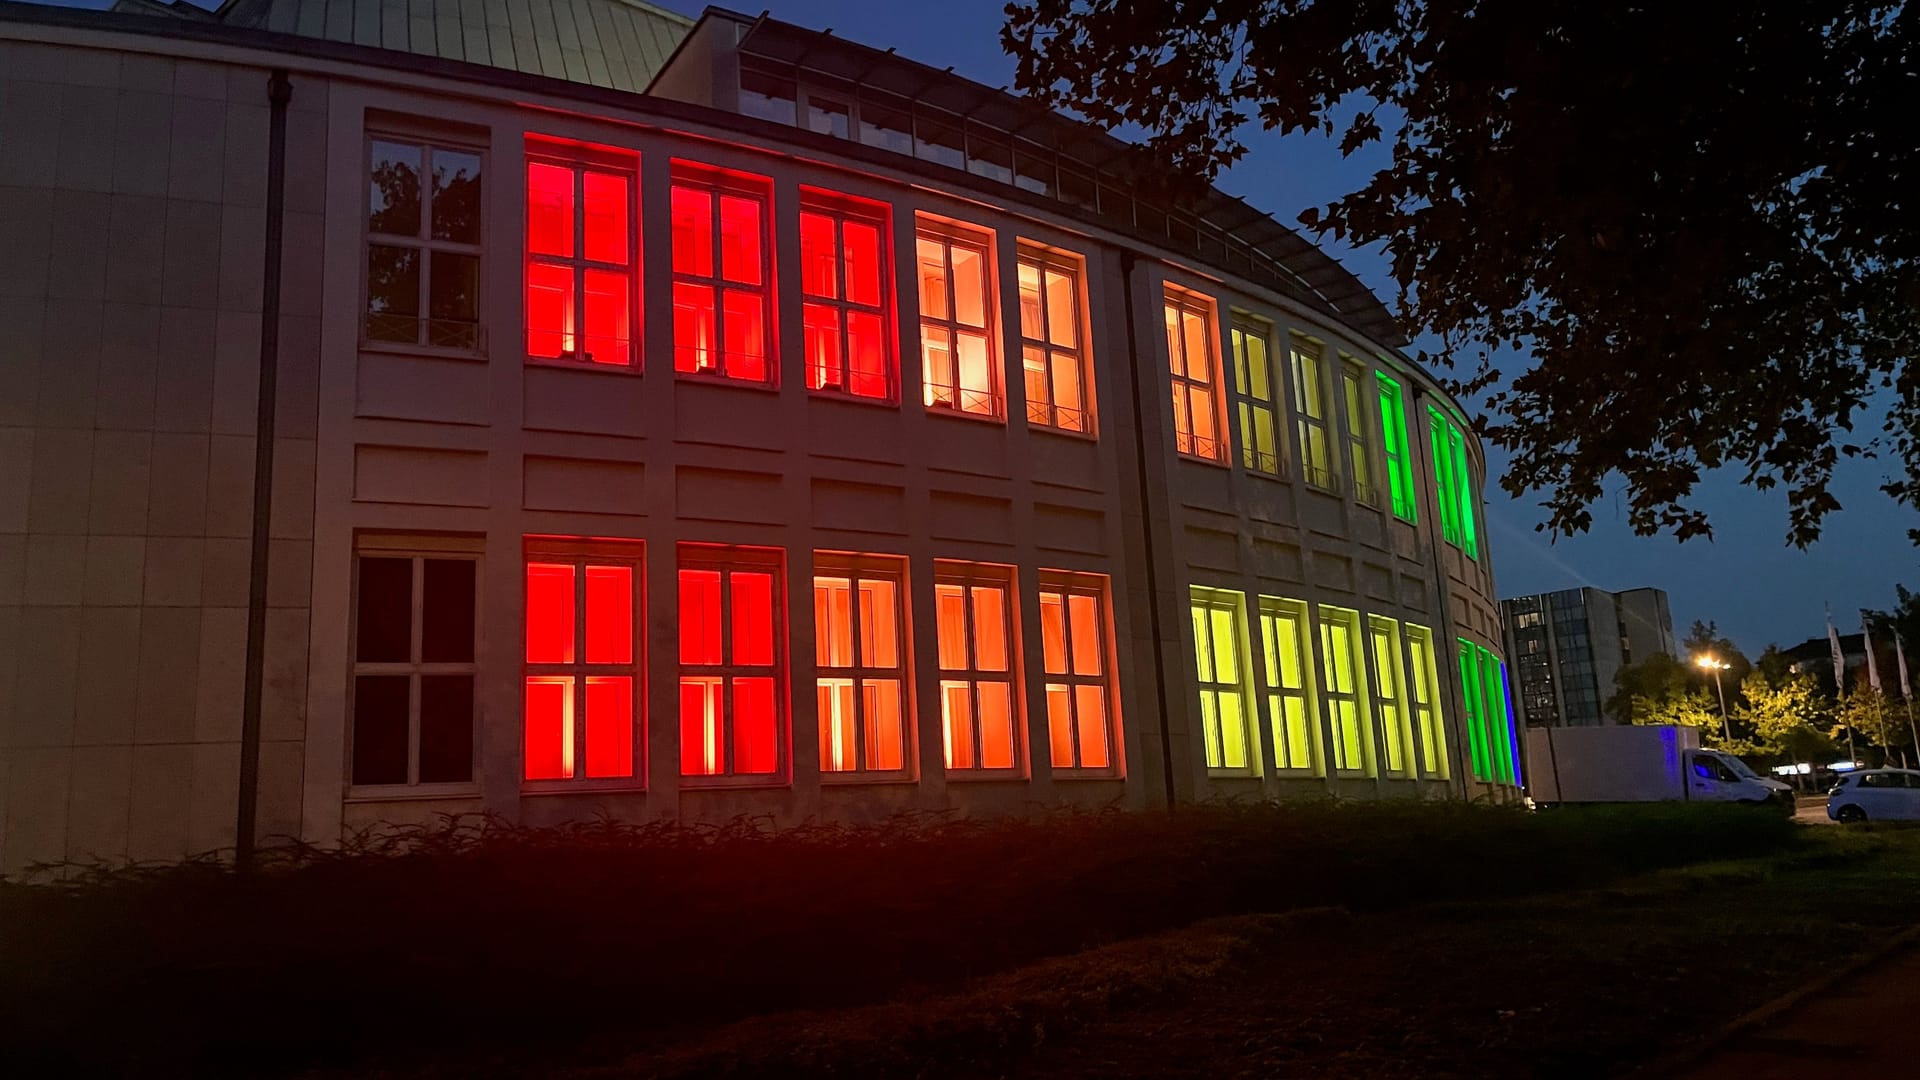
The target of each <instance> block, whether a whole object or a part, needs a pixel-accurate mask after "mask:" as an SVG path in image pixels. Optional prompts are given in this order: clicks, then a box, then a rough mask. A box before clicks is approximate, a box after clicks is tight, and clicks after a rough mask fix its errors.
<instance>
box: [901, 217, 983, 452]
mask: <svg viewBox="0 0 1920 1080" xmlns="http://www.w3.org/2000/svg"><path fill="white" fill-rule="evenodd" d="M914 249H915V253H916V260H917V262H918V264H919V267H920V367H921V377H922V379H923V380H924V381H925V383H926V401H927V407H928V408H930V409H949V410H952V411H954V412H963V413H972V414H974V415H977V416H994V417H997V416H999V415H1001V411H1000V372H999V364H998V363H997V362H996V361H995V359H994V347H993V334H992V332H991V330H990V329H989V327H988V325H987V313H988V311H989V310H990V309H991V308H992V306H993V303H992V278H991V277H989V276H988V266H987V264H988V262H989V255H988V251H989V244H988V238H987V236H986V235H985V234H984V233H979V232H974V231H972V230H969V229H960V228H955V227H952V226H948V225H943V224H939V223H936V222H932V221H929V220H926V219H922V220H921V222H920V225H919V229H918V235H917V236H916V237H915V240H914Z"/></svg>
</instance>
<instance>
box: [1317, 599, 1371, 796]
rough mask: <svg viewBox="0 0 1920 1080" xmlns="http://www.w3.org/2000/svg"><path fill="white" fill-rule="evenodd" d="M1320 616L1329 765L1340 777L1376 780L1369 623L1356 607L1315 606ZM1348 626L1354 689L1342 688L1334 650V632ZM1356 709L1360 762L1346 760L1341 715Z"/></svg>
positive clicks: (1349, 668)
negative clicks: (1343, 708)
mask: <svg viewBox="0 0 1920 1080" xmlns="http://www.w3.org/2000/svg"><path fill="white" fill-rule="evenodd" d="M1314 607H1315V608H1316V609H1317V610H1316V612H1315V614H1316V615H1318V616H1319V617H1318V619H1317V620H1316V622H1317V624H1318V627H1319V630H1320V673H1321V677H1322V679H1323V680H1324V681H1323V682H1322V683H1321V698H1322V700H1323V701H1324V702H1325V704H1326V719H1327V735H1328V738H1329V739H1330V740H1331V746H1330V750H1331V753H1330V754H1329V755H1328V765H1330V766H1331V767H1332V771H1333V773H1334V775H1336V776H1343V777H1374V776H1378V775H1379V771H1380V770H1379V762H1378V759H1377V754H1376V747H1375V745H1374V737H1375V736H1374V732H1375V724H1374V717H1373V708H1372V699H1371V696H1370V694H1369V687H1368V686H1367V675H1368V668H1369V666H1370V665H1369V664H1368V661H1367V653H1368V652H1370V651H1371V649H1370V648H1369V642H1368V640H1367V635H1366V620H1365V619H1363V618H1362V617H1361V614H1360V612H1359V611H1357V610H1355V609H1354V608H1346V607H1339V606H1337V605H1334V604H1315V605H1314ZM1336 622H1337V624H1338V625H1341V626H1344V627H1345V629H1346V631H1347V635H1346V638H1347V651H1346V655H1345V660H1346V667H1347V672H1348V674H1349V675H1351V676H1352V679H1353V686H1352V687H1351V688H1349V689H1342V688H1341V686H1340V678H1339V674H1340V666H1339V665H1340V659H1341V656H1340V653H1339V650H1337V649H1335V648H1334V642H1333V634H1332V630H1333V628H1334V626H1335V625H1336ZM1342 705H1351V706H1352V707H1353V715H1354V723H1353V739H1352V743H1353V749H1355V750H1356V751H1357V752H1358V753H1359V755H1360V761H1359V762H1358V763H1357V764H1356V763H1350V762H1348V761H1346V756H1347V749H1348V747H1347V746H1346V745H1345V744H1344V743H1343V741H1342V736H1343V734H1345V732H1344V728H1345V726H1346V725H1345V724H1344V722H1343V718H1342V716H1341V706H1342Z"/></svg>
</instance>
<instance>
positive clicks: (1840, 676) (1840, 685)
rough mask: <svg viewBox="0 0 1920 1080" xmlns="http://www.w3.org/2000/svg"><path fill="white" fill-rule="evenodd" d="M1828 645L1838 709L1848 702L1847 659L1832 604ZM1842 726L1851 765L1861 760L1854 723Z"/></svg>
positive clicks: (1834, 697) (1828, 622)
mask: <svg viewBox="0 0 1920 1080" xmlns="http://www.w3.org/2000/svg"><path fill="white" fill-rule="evenodd" d="M1827 647H1828V648H1829V649H1830V650H1831V651H1832V652H1833V702H1834V706H1835V708H1836V709H1837V708H1839V707H1841V706H1843V705H1844V704H1845V702H1846V697H1847V661H1846V659H1845V656H1844V654H1843V653H1842V652H1841V651H1840V631H1838V630H1835V629H1834V628H1833V605H1832V604H1828V605H1827ZM1843 715H1844V714H1843ZM1840 726H1842V727H1844V728H1846V729H1847V761H1848V763H1849V766H1851V764H1852V763H1854V762H1858V761H1859V760H1860V751H1859V750H1858V749H1857V748H1855V746H1854V745H1853V725H1852V724H1851V723H1848V722H1845V721H1843V722H1842V723H1841V725H1840Z"/></svg>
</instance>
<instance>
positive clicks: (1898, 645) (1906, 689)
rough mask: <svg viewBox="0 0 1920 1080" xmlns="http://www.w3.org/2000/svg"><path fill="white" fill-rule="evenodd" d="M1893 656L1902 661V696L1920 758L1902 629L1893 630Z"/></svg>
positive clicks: (1919, 727)
mask: <svg viewBox="0 0 1920 1080" xmlns="http://www.w3.org/2000/svg"><path fill="white" fill-rule="evenodd" d="M1893 656H1894V659H1896V660H1898V661H1899V663H1900V698H1901V700H1902V701H1905V702H1906V703H1907V734H1908V735H1911V736H1913V753H1914V756H1915V757H1916V758H1920V724H1916V723H1914V720H1913V691H1912V689H1910V687H1911V685H1912V683H1911V682H1910V681H1909V680H1908V678H1907V647H1906V644H1905V643H1904V642H1902V641H1901V640H1900V631H1898V630H1895V631H1894V632H1893Z"/></svg>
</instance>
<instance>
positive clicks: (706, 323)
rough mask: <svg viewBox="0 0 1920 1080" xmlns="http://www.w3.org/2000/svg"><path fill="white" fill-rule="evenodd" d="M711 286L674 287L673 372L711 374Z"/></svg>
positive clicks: (713, 358)
mask: <svg viewBox="0 0 1920 1080" xmlns="http://www.w3.org/2000/svg"><path fill="white" fill-rule="evenodd" d="M715 336H716V334H715V330H714V303H713V287H712V286H710V285H689V284H687V283H686V282H675V283H674V286H673V369H674V370H675V371H713V370H715V369H716V368H718V367H719V363H718V357H717V356H716V355H715V346H716V345H718V344H719V343H718V342H717V341H715V340H714V339H715Z"/></svg>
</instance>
